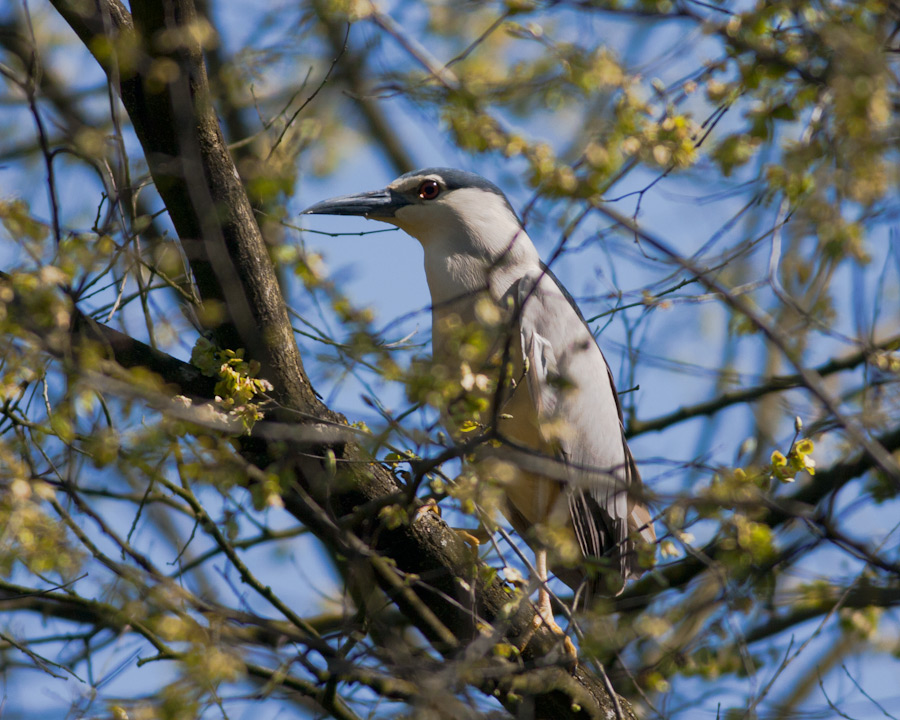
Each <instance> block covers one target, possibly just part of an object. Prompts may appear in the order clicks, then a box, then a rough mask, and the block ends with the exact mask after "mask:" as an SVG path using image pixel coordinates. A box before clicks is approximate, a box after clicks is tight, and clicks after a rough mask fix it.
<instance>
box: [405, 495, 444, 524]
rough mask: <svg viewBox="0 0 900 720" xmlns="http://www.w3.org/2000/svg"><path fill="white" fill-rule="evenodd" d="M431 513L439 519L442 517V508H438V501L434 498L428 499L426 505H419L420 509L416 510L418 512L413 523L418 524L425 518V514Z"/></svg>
mask: <svg viewBox="0 0 900 720" xmlns="http://www.w3.org/2000/svg"><path fill="white" fill-rule="evenodd" d="M430 512H432V513H434V514H435V515H437V516H438V517H440V516H441V508H440V507H439V506H438V504H437V500H435V499H434V498H428V499H427V500H426V501H425V502H424V503H422V504H421V505H419V507H417V508H416V512H415V514H414V515H413V519H412V521H413V522H418V521H419V520H421V519H422V518H423V517H425V513H430Z"/></svg>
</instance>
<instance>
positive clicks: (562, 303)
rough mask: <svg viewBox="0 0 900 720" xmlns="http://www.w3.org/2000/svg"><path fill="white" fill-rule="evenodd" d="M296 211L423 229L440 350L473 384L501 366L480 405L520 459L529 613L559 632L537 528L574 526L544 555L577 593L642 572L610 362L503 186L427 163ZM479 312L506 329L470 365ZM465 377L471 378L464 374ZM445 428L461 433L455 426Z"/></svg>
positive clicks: (516, 520) (600, 591) (512, 487)
mask: <svg viewBox="0 0 900 720" xmlns="http://www.w3.org/2000/svg"><path fill="white" fill-rule="evenodd" d="M303 214H305V215H354V216H361V217H365V218H368V219H372V220H377V221H381V222H385V223H389V224H392V225H395V226H397V227H399V228H400V229H401V230H403V231H405V232H406V233H407V234H409V235H411V236H412V237H414V238H415V239H417V240H418V241H419V242H420V243H421V245H422V248H423V250H424V261H425V262H424V264H425V275H426V278H427V281H428V288H429V291H430V293H431V311H432V349H433V358H434V362H435V363H440V364H442V365H443V366H444V367H445V368H450V369H451V370H453V371H454V372H456V373H457V374H458V375H459V376H460V377H462V376H466V375H468V379H469V382H468V383H467V386H468V387H470V388H471V389H475V388H472V382H471V379H472V374H473V373H474V374H475V375H476V376H477V375H485V376H486V373H488V372H493V373H495V375H496V374H499V375H500V376H502V378H501V380H502V381H503V382H504V383H505V387H503V388H502V389H501V392H499V393H493V392H491V393H490V395H491V397H493V398H495V399H496V398H499V400H497V403H499V407H494V408H492V411H491V412H490V413H487V416H488V418H489V419H490V418H493V420H494V426H495V427H493V431H494V432H493V434H492V435H491V438H492V439H493V440H494V442H489V443H485V447H486V449H485V451H484V452H483V453H482V457H483V458H484V457H491V456H493V457H499V458H503V459H504V460H505V461H511V464H512V465H513V467H514V468H515V472H514V473H513V476H512V478H511V479H510V480H509V481H508V482H507V484H505V485H504V490H505V503H504V507H503V508H502V509H503V512H504V514H505V515H506V517H507V519H508V520H509V522H510V524H511V525H512V527H513V528H514V529H515V530H516V532H517V533H518V534H519V535H520V536H521V537H522V538H523V539H524V540H525V541H526V543H527V544H528V545H529V546H530V547H531V548H532V550H533V551H534V555H535V563H534V567H533V570H534V572H535V574H536V576H537V584H538V602H537V613H536V615H535V622H536V624H538V623H541V622H544V623H547V625H548V626H550V628H551V629H552V630H554V631H556V632H558V633H562V630H561V629H560V628H559V626H558V625H557V624H556V622H555V620H554V617H553V610H552V605H551V596H550V593H549V590H548V586H547V580H548V552H549V551H551V550H553V548H552V547H550V545H551V542H550V541H548V533H547V532H541V530H542V529H543V530H546V529H548V528H550V529H552V528H554V527H555V528H557V529H558V528H561V529H562V530H563V531H564V532H568V533H570V536H571V535H574V545H575V546H577V551H578V553H580V556H579V557H576V559H575V561H574V562H572V561H571V559H570V561H569V562H561V561H556V562H554V564H553V567H552V568H550V569H551V570H552V571H553V573H554V574H555V575H556V577H557V578H559V579H560V580H562V581H563V582H564V583H566V584H567V585H569V586H570V587H571V588H572V589H573V590H574V591H575V592H576V598H577V597H579V593H580V596H581V597H582V598H584V599H589V598H591V597H592V596H593V595H595V594H596V595H607V596H614V595H617V594H619V593H621V592H622V590H623V588H624V585H625V582H626V581H627V580H628V579H629V578H634V577H638V576H639V575H640V574H641V573H642V571H643V567H642V564H641V561H640V553H639V552H638V550H639V548H640V546H641V545H642V544H646V546H647V547H652V544H653V543H655V541H656V533H655V530H654V528H653V522H652V519H651V515H650V512H649V510H648V507H647V505H646V504H645V502H644V501H643V491H642V485H641V477H640V474H639V472H638V468H637V465H636V463H635V460H634V457H633V455H632V453H631V451H630V450H629V447H628V443H627V442H626V439H625V431H624V424H623V416H622V407H621V404H620V401H619V397H618V394H617V392H616V387H615V382H614V380H613V374H612V371H611V370H610V367H609V365H608V364H607V362H606V359H605V357H604V356H603V353H602V352H601V350H600V347H599V346H598V344H597V342H596V340H595V338H594V335H593V334H592V333H591V330H590V328H589V327H588V324H587V323H586V322H585V319H584V316H583V315H582V314H581V311H580V310H579V309H578V306H577V304H576V302H575V301H574V299H573V298H572V296H571V295H570V294H569V292H568V291H567V290H566V289H565V287H564V286H563V285H562V283H560V281H559V280H558V279H557V278H556V276H555V275H554V274H553V273H552V272H551V271H550V269H549V268H548V267H547V265H545V264H544V263H543V262H542V261H541V258H540V256H539V254H538V251H537V249H536V248H535V245H534V243H533V242H532V241H531V239H530V238H529V236H528V233H527V232H526V230H525V228H524V226H523V224H522V222H521V221H520V219H519V217H518V216H517V214H516V212H515V210H514V209H513V207H512V205H511V204H510V202H509V200H508V199H507V197H506V195H504V193H503V191H502V190H501V189H500V188H499V187H498V186H497V185H495V184H494V183H492V182H490V181H489V180H487V179H485V178H483V177H481V176H480V175H477V174H475V173H472V172H468V171H464V170H456V169H452V168H443V167H432V168H425V169H422V170H416V171H413V172H408V173H406V174H404V175H401V176H400V177H398V178H397V179H396V180H394V181H393V182H391V183H390V184H389V185H388V186H387V187H385V188H383V189H381V190H375V191H370V192H362V193H358V194H353V195H345V196H341V197H336V198H332V199H329V200H324V201H322V202H319V203H316V204H315V205H312V206H311V207H309V208H307V209H306V210H304V211H303ZM473 325H474V326H476V327H477V326H479V325H481V326H484V327H485V328H486V330H487V335H488V336H489V337H493V338H495V339H497V338H502V340H499V341H497V342H495V344H494V346H493V347H492V349H491V352H489V353H486V354H485V356H484V357H481V358H480V362H482V366H481V367H479V368H475V369H473V368H472V367H471V366H472V360H471V357H470V355H467V356H466V358H461V357H460V356H459V353H460V342H459V332H460V331H459V329H460V328H465V327H471V326H473ZM498 325H499V326H500V328H499V329H498ZM498 345H499V348H498V347H497V346H498ZM498 356H499V357H500V360H501V361H499V362H498ZM480 370H483V371H484V372H479V371H480ZM461 382H463V384H464V385H466V383H465V378H464V377H463V379H462V380H461ZM476 392H477V390H476ZM484 416H485V413H482V417H484ZM444 421H445V424H446V423H447V422H448V421H450V422H451V423H452V419H449V418H447V417H445V418H444ZM448 429H449V430H450V432H451V434H452V435H453V436H454V437H455V438H457V439H459V438H461V437H463V434H462V433H460V432H459V429H458V428H448ZM477 463H478V461H476V464H477ZM481 463H482V464H483V463H484V460H483V459H482V460H481ZM476 473H477V469H476ZM569 646H571V643H569Z"/></svg>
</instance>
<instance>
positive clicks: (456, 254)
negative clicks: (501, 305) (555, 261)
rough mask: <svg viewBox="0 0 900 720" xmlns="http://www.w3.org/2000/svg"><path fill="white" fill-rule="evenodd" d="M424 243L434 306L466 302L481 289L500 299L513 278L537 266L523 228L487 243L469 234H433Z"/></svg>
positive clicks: (517, 277)
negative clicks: (445, 236) (457, 235)
mask: <svg viewBox="0 0 900 720" xmlns="http://www.w3.org/2000/svg"><path fill="white" fill-rule="evenodd" d="M423 247H424V250H425V275H426V277H427V279H428V289H429V290H430V291H431V301H432V304H433V305H435V306H439V305H444V306H446V305H448V304H452V303H455V302H460V303H463V304H466V301H468V302H472V301H474V300H475V299H476V296H477V295H478V294H479V293H482V292H487V293H488V294H489V296H490V297H491V298H492V299H493V300H495V301H496V300H499V299H500V298H501V297H503V295H504V294H505V293H506V291H507V290H508V289H509V287H510V286H511V285H512V284H513V283H514V282H516V280H518V279H519V278H521V277H522V276H523V275H525V274H526V273H527V272H529V271H532V270H534V269H536V268H538V267H539V266H540V257H539V256H538V253H537V250H536V249H535V247H534V245H533V243H532V242H531V239H530V238H529V237H528V235H527V234H526V233H525V231H524V230H519V231H518V232H517V233H516V234H515V235H514V236H511V237H510V238H509V239H508V240H505V241H504V242H502V243H492V246H490V247H488V246H485V244H484V243H480V242H478V241H477V240H475V239H473V238H472V237H471V236H468V237H454V238H440V237H438V238H434V237H433V238H431V239H430V241H429V242H428V243H427V244H425V243H423Z"/></svg>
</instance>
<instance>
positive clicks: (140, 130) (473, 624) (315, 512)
mask: <svg viewBox="0 0 900 720" xmlns="http://www.w3.org/2000/svg"><path fill="white" fill-rule="evenodd" d="M54 5H55V6H56V7H57V9H58V10H59V11H60V12H61V13H62V15H63V16H64V17H65V18H66V20H67V21H68V22H69V24H70V25H71V26H72V27H73V29H75V31H76V32H77V33H78V35H79V37H80V38H81V39H82V41H83V42H84V43H85V44H86V45H87V46H88V47H90V48H96V47H98V44H97V43H95V42H93V40H94V38H95V37H96V36H99V35H106V36H112V37H111V38H110V39H111V40H113V42H108V43H104V44H103V47H106V48H109V47H116V41H117V40H118V41H124V40H125V39H126V37H127V36H129V35H131V36H133V37H130V38H127V40H128V41H130V42H131V43H132V44H133V43H134V42H135V41H139V42H140V43H141V48H142V51H143V54H142V55H139V56H138V59H137V60H136V61H135V62H134V63H133V64H131V65H129V67H128V68H127V69H125V68H122V67H120V66H119V65H117V63H116V62H115V58H114V57H113V58H112V59H111V58H109V57H106V56H103V57H98V61H99V62H100V63H101V65H103V67H104V69H105V70H106V72H107V74H108V76H109V78H110V80H111V81H112V82H114V83H116V84H117V85H118V87H119V89H120V92H121V96H122V100H123V102H124V104H125V107H126V110H127V111H128V114H129V116H130V117H131V120H132V123H133V125H134V128H135V132H136V133H137V135H138V138H139V139H140V141H141V144H142V146H143V148H144V151H145V153H146V156H147V159H148V162H149V165H150V169H151V173H152V175H153V179H154V182H155V183H156V186H157V188H158V190H159V192H160V195H161V196H162V198H163V200H164V202H165V204H166V207H167V209H168V211H169V214H170V215H171V217H172V220H173V223H174V224H175V227H176V230H177V231H178V234H179V236H180V238H181V241H182V243H184V246H185V248H186V252H187V254H188V257H189V258H190V260H191V266H192V269H193V271H194V274H195V278H196V281H197V285H198V288H199V290H200V293H201V296H202V298H203V300H204V302H205V303H206V304H207V306H208V307H209V306H213V307H215V305H216V303H218V304H219V306H220V309H221V311H222V312H223V314H224V318H223V320H222V322H221V323H220V324H219V325H218V326H217V333H218V338H219V342H220V343H222V344H224V345H226V346H230V347H235V346H237V345H240V346H242V347H245V348H246V349H247V350H248V354H249V355H250V356H251V357H255V358H256V359H258V360H260V362H261V363H262V365H263V372H262V374H263V376H265V377H266V378H267V379H269V380H270V381H271V382H272V383H273V384H274V385H275V388H276V394H277V398H278V400H279V401H280V403H281V404H282V407H283V408H284V411H283V412H279V413H276V414H275V416H277V417H278V418H279V419H281V420H284V421H289V422H290V421H293V422H300V421H302V420H303V419H305V418H309V417H310V416H315V417H319V418H321V419H324V420H332V421H334V420H337V421H342V420H343V418H341V417H340V416H337V415H335V414H333V413H331V412H330V411H328V410H327V409H326V408H324V407H323V406H322V405H321V403H319V401H318V400H317V399H316V398H315V395H314V393H313V391H312V389H311V387H310V385H309V382H308V380H307V378H306V376H305V374H304V371H303V367H302V363H301V361H300V356H299V352H298V350H297V347H296V344H295V342H294V338H293V334H292V331H291V327H290V324H289V323H288V320H287V313H286V309H285V306H284V301H283V299H282V297H281V293H280V290H279V288H278V285H277V283H276V279H275V274H274V272H273V271H272V268H271V264H270V261H269V258H268V255H267V253H266V250H265V246H264V244H263V241H262V238H261V237H260V233H259V230H258V228H257V225H256V223H255V221H254V218H253V216H252V213H251V210H250V205H249V202H248V200H247V197H246V194H245V193H244V190H243V188H242V187H241V185H240V181H239V179H238V176H237V173H236V172H235V168H234V165H233V163H232V161H231V158H230V157H229V155H228V152H227V149H226V147H225V145H224V142H223V139H222V136H221V133H220V131H219V128H218V125H217V123H216V118H215V115H214V113H213V110H212V103H211V101H210V98H209V95H208V87H207V81H206V73H205V69H204V67H203V63H202V56H201V48H200V46H199V44H197V43H196V42H195V41H194V40H192V38H193V37H194V36H193V34H192V32H191V23H192V21H193V20H194V17H195V14H194V11H193V6H192V4H191V3H190V2H189V0H185V1H184V2H175V1H169V2H162V3H159V4H157V3H148V2H135V3H134V11H135V22H134V23H133V24H132V21H131V18H130V17H129V15H128V13H127V11H126V9H125V8H124V6H122V5H121V4H120V3H119V2H118V0H98V2H97V4H95V5H93V6H92V11H91V12H88V11H86V10H85V6H84V5H83V4H75V3H70V2H67V1H66V0H54ZM175 31H177V32H175ZM166 62H168V64H165V63H166ZM160 63H163V65H162V67H169V68H172V67H177V68H178V72H177V74H175V76H174V77H172V76H171V74H170V75H167V76H165V77H166V80H167V82H162V83H161V82H160V80H159V76H158V70H159V68H160V67H161V65H160ZM154 72H155V73H156V74H154ZM128 360H129V361H130V360H131V359H128ZM297 411H299V413H298V412H297ZM316 450H318V452H316ZM244 454H245V456H246V457H248V458H252V459H253V461H254V462H255V463H256V464H257V465H259V466H261V467H266V466H269V465H271V464H272V463H276V462H277V463H279V464H281V465H288V466H289V467H290V468H291V469H293V470H294V471H295V476H296V478H297V486H296V487H295V488H292V489H291V490H289V491H288V492H287V493H286V497H285V503H286V506H287V508H288V509H289V510H290V511H291V512H292V513H293V514H294V515H295V516H296V517H298V518H299V519H300V520H301V521H303V522H304V523H306V524H308V525H309V527H311V528H312V529H313V530H314V532H315V533H316V534H317V536H319V537H320V538H321V539H322V540H323V541H324V542H325V543H326V544H327V545H328V546H329V547H331V548H332V549H335V550H338V549H339V550H341V551H343V552H345V553H347V554H348V556H349V557H358V558H362V559H364V560H365V561H366V562H367V563H368V564H369V565H370V567H371V568H372V569H373V571H374V574H375V576H376V578H377V579H378V581H379V583H380V584H381V586H382V587H383V588H384V589H385V591H386V592H387V593H388V594H389V595H390V596H391V597H392V598H393V599H394V600H395V602H396V603H397V605H398V606H399V607H400V608H401V610H402V611H403V612H404V613H405V614H406V615H407V616H408V617H409V618H410V620H411V621H412V622H413V623H415V624H416V626H417V627H418V628H419V629H420V630H421V631H422V632H423V633H424V634H425V635H426V636H427V637H429V638H430V639H431V640H432V641H433V642H435V643H436V646H437V647H438V648H439V649H440V650H441V651H442V652H444V653H446V654H447V655H448V656H451V657H452V656H453V655H454V654H455V653H457V652H458V651H459V650H460V649H461V648H463V647H466V646H467V645H468V644H469V642H470V641H471V640H472V639H481V635H480V631H479V629H478V628H479V622H478V621H484V622H486V623H488V624H500V626H501V627H502V628H503V630H504V631H505V634H506V636H507V637H508V638H509V639H510V640H511V641H513V642H515V640H516V639H517V638H519V639H521V638H522V637H524V636H525V635H526V634H528V633H529V631H530V629H531V627H532V621H533V618H534V612H533V609H532V608H531V607H530V605H529V604H528V603H527V602H525V603H522V604H521V606H520V608H519V611H518V612H516V613H515V614H514V616H513V617H512V618H506V617H505V614H506V612H507V607H508V605H509V602H510V595H509V592H508V590H507V588H506V587H505V586H504V584H503V583H502V582H500V581H499V580H498V579H496V577H495V576H494V575H493V574H491V573H489V572H487V570H488V569H487V568H485V567H483V566H481V564H480V563H477V564H476V563H473V558H472V554H471V552H470V550H469V549H468V546H466V545H465V544H464V543H463V542H462V541H461V540H460V539H459V538H458V537H457V535H456V534H455V533H454V532H453V531H451V530H450V529H449V528H448V527H447V526H446V525H445V524H444V523H443V522H442V521H441V520H439V519H437V518H435V517H432V516H431V514H430V513H429V514H426V517H425V518H424V519H423V520H422V521H419V522H415V523H413V524H411V525H406V526H402V527H400V528H397V529H388V528H386V527H383V526H382V525H381V524H380V523H378V522H376V519H377V516H376V517H370V516H366V515H363V517H362V518H361V522H359V523H357V524H356V525H355V526H354V527H353V528H352V530H353V532H349V530H350V529H343V528H342V527H341V525H342V518H345V517H347V516H351V515H354V511H355V510H356V509H357V508H359V507H361V506H366V505H373V504H374V505H375V506H376V507H377V504H378V503H383V502H384V500H385V498H396V499H404V498H406V497H407V496H408V491H407V488H405V487H404V486H403V485H401V484H400V482H399V481H398V480H397V479H396V478H395V477H394V476H393V475H391V474H390V473H389V472H388V471H387V470H386V469H385V468H384V467H382V466H380V465H378V464H374V463H372V461H371V458H370V457H368V456H367V454H366V453H365V452H364V451H363V450H362V449H361V448H359V447H357V446H355V445H345V446H336V447H333V448H329V449H327V450H326V449H325V448H313V449H312V451H311V450H310V448H309V447H308V446H304V447H302V448H300V449H299V451H298V448H296V447H293V448H292V447H288V448H287V450H286V451H284V450H283V449H279V450H277V451H276V450H275V449H274V448H273V447H269V446H267V445H266V443H265V442H263V441H262V440H251V441H250V442H248V443H246V444H245V446H244ZM327 454H331V457H332V458H334V459H335V460H336V462H337V463H338V467H339V469H340V472H339V473H337V476H335V473H334V471H333V469H329V467H328V466H329V463H327V462H325V457H326V455H327ZM384 557H389V558H390V559H391V561H392V562H391V563H387V562H385V561H384V559H383V558H384ZM485 577H492V578H493V579H491V580H490V581H489V582H485V581H483V580H482V578H485ZM460 578H470V579H469V580H468V584H464V583H461V582H460ZM557 643H558V639H557V638H556V637H555V636H554V635H552V633H550V632H549V631H547V630H546V629H542V630H541V631H539V632H537V633H536V634H535V635H534V638H533V639H532V641H531V642H529V643H528V645H527V647H526V648H525V649H524V652H523V654H522V659H523V661H524V662H526V663H529V664H530V663H534V662H536V661H539V660H540V659H541V658H542V657H544V655H546V653H547V652H548V651H549V650H551V649H552V648H554V647H555V646H556V645H557ZM485 652H486V653H487V654H488V656H489V655H490V649H489V646H488V647H487V648H486V649H485ZM505 675H506V677H507V679H506V680H491V679H485V678H484V677H479V678H478V679H473V682H474V684H476V685H478V686H479V687H480V688H481V689H483V690H485V691H488V692H492V693H493V692H494V690H497V691H498V692H499V695H500V700H501V701H502V702H504V704H506V705H507V707H509V708H510V709H511V710H513V711H516V712H517V711H518V708H519V707H520V703H521V697H522V695H523V694H528V695H529V698H528V701H529V703H530V704H531V705H532V706H533V715H534V716H535V717H544V718H567V717H582V718H588V717H611V716H614V709H613V706H614V702H613V700H612V698H611V697H610V695H609V693H608V692H607V690H606V687H605V685H604V683H603V682H601V681H600V680H599V679H598V678H595V677H593V676H592V675H591V674H590V673H587V672H585V671H584V670H583V669H582V670H579V671H577V672H575V673H568V672H564V671H561V670H560V669H557V668H553V667H550V668H546V669H545V670H539V671H534V672H528V673H524V674H523V673H522V672H521V671H520V668H518V667H517V666H515V665H509V666H508V667H507V670H506V673H505ZM510 678H511V679H510ZM621 704H622V705H623V706H624V707H626V708H627V703H624V702H622V703H621ZM626 715H627V716H628V717H632V715H631V714H630V712H628V711H626Z"/></svg>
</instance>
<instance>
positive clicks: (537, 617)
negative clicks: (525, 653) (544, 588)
mask: <svg viewBox="0 0 900 720" xmlns="http://www.w3.org/2000/svg"><path fill="white" fill-rule="evenodd" d="M531 622H532V633H530V634H529V636H530V635H531V634H533V633H534V631H536V630H537V629H538V628H539V627H540V626H541V625H546V626H547V629H548V630H550V632H552V633H553V634H554V635H558V636H559V637H560V639H561V640H562V650H563V654H564V656H565V661H566V665H568V666H570V667H572V668H573V669H574V668H576V667H578V650H577V649H576V648H575V644H574V643H573V642H572V640H571V639H570V638H569V636H568V635H566V633H565V631H564V630H563V629H562V628H561V627H560V626H559V624H558V623H557V622H556V619H555V618H554V617H553V613H552V612H550V611H549V608H539V609H538V612H536V613H535V614H534V619H533V620H532V621H531Z"/></svg>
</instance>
